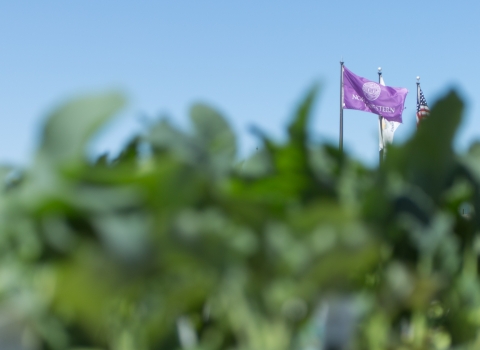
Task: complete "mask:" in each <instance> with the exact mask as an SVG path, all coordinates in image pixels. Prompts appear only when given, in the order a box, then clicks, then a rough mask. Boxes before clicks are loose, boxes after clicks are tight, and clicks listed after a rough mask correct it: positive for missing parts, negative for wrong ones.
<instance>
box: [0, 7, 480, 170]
mask: <svg viewBox="0 0 480 350" xmlns="http://www.w3.org/2000/svg"><path fill="white" fill-rule="evenodd" d="M479 10H480V5H478V4H477V3H476V2H469V4H468V5H467V3H466V2H458V1H457V2H452V1H418V0H416V1H414V0H405V1H389V2H387V1H338V2H337V1H328V2H327V1H319V0H317V1H313V0H307V1H295V2H294V1H249V0H243V1H237V0H224V1H219V0H217V1H209V0H195V1H194V0H183V1H182V0H179V1H171V0H163V1H160V0H158V1H142V2H140V1H123V0H116V1H109V0H103V1H93V0H81V1H80V0H69V1H64V0H56V1H53V0H42V1H33V0H32V1H22V0H19V1H15V2H10V1H6V0H0V163H15V164H28V163H29V161H30V159H31V157H32V154H33V150H34V149H35V146H36V144H37V143H38V134H39V130H40V126H41V125H42V121H43V120H44V118H45V116H46V115H47V114H48V112H49V111H51V110H52V109H53V108H54V107H55V106H57V105H58V104H59V103H61V102H63V101H65V100H66V99H67V98H70V97H74V96H76V95H79V94H82V93H91V92H101V91H106V90H111V89H116V90H121V91H124V92H125V94H126V95H127V96H128V99H129V105H128V108H127V109H125V111H124V112H123V113H122V114H121V115H120V116H119V117H118V118H117V119H116V120H115V122H113V123H112V124H111V125H110V126H109V128H108V129H107V130H106V131H105V132H104V133H102V135H101V136H100V137H98V138H97V139H96V141H95V142H94V144H93V146H92V149H93V152H103V151H110V152H111V153H112V154H115V153H116V152H118V150H119V148H120V147H121V145H122V142H124V141H125V140H126V139H128V137H129V136H130V135H132V133H135V132H137V131H138V130H141V129H142V123H141V122H140V119H141V118H144V117H146V118H149V119H152V120H153V119H155V118H157V117H158V116H159V115H168V116H169V118H170V119H171V120H172V121H174V122H175V123H177V124H178V125H180V126H182V127H185V128H187V127H188V117H187V115H188V108H189V106H190V105H191V104H192V103H193V102H197V101H203V102H207V103H209V104H211V105H213V106H215V107H216V108H218V109H219V110H220V111H221V112H223V113H224V114H225V115H226V116H227V118H228V120H229V121H230V123H231V125H232V126H233V127H234V129H235V130H236V132H237V134H238V135H239V144H240V149H241V155H242V156H243V155H245V154H248V153H249V152H251V151H252V150H253V149H254V148H255V147H256V146H257V144H258V141H257V140H256V139H255V138H254V137H253V136H252V135H251V134H250V133H249V127H250V126H252V125H256V126H257V127H259V128H261V129H263V130H265V131H266V132H267V133H269V134H270V135H272V137H275V138H277V139H279V140H281V138H282V137H283V136H284V132H285V126H286V124H287V122H288V121H289V120H290V117H291V112H292V111H293V109H294V107H295V105H296V103H297V102H298V101H299V100H300V98H301V97H302V95H303V94H304V93H305V92H306V90H307V89H308V88H309V87H310V86H311V85H312V84H313V83H315V82H318V83H320V84H321V87H322V88H321V94H320V99H319V101H318V104H317V107H316V109H315V113H314V119H313V121H312V124H311V131H312V134H313V135H315V137H316V138H317V139H321V140H326V141H329V142H332V143H335V144H337V142H338V124H339V122H338V115H339V61H340V58H341V57H342V56H343V58H344V61H345V65H346V66H347V67H348V68H349V69H350V70H352V71H353V72H354V73H356V74H357V75H360V76H364V77H366V78H369V79H371V80H376V79H377V67H378V66H381V67H382V68H383V74H384V79H385V82H386V84H387V85H390V86H398V87H406V88H408V89H409V91H410V92H409V95H408V97H407V101H406V107H407V109H406V110H405V112H404V115H403V120H404V124H403V125H401V126H400V127H399V128H398V130H397V132H396V134H395V143H401V142H403V141H404V140H406V139H407V138H408V137H409V136H410V135H411V134H412V133H413V132H414V131H415V103H416V90H415V89H416V85H415V77H416V76H417V75H420V76H421V83H422V89H423V91H424V94H425V97H426V99H427V101H428V103H429V104H430V106H431V105H432V104H433V102H434V101H435V100H436V99H437V98H439V97H440V96H441V95H442V94H444V93H445V92H446V91H447V90H448V89H449V88H451V87H455V88H457V89H458V90H459V91H460V92H461V93H462V95H463V96H464V98H465V101H466V102H467V109H466V114H465V116H466V118H465V121H464V124H463V125H462V128H461V131H460V133H459V135H458V137H457V148H458V149H459V150H462V149H465V147H466V146H467V145H468V144H469V143H470V142H471V141H472V140H474V139H477V138H479V136H480V122H479V119H478V117H477V116H478V114H479V113H480V110H479V107H478V102H477V101H478V98H480V97H479V96H478V94H477V90H478V87H477V84H478V81H479V78H480V76H479V72H478V68H477V64H476V62H479V61H480V46H479V45H478V44H477V42H476V41H477V36H478V33H480V21H478V18H477V17H478V16H477V14H478V12H479ZM142 116H143V117H142ZM344 118H345V119H344V124H345V128H344V142H345V148H346V149H347V150H348V151H349V152H350V153H352V154H354V155H355V156H356V157H358V158H360V159H362V160H364V161H365V162H368V163H369V164H376V162H377V160H378V153H377V150H378V135H377V133H378V129H377V117H376V116H375V115H373V114H368V113H364V112H357V111H350V110H346V111H345V113H344Z"/></svg>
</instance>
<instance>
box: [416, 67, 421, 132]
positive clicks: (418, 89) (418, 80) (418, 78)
mask: <svg viewBox="0 0 480 350" xmlns="http://www.w3.org/2000/svg"><path fill="white" fill-rule="evenodd" d="M419 105H420V77H419V76H418V75H417V106H419ZM417 109H418V107H417ZM416 117H417V118H416V119H417V129H418V123H419V122H420V120H419V119H418V112H417V115H416Z"/></svg>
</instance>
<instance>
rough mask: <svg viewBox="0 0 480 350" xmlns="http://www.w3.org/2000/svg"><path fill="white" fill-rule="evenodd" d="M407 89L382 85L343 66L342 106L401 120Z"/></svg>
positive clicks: (392, 119) (388, 118)
mask: <svg viewBox="0 0 480 350" xmlns="http://www.w3.org/2000/svg"><path fill="white" fill-rule="evenodd" d="M407 93H408V90H407V89H405V88H395V87H390V86H383V85H380V84H378V83H375V82H374V81H371V80H368V79H365V78H362V77H359V76H358V75H355V74H353V73H352V72H351V71H349V70H348V69H347V67H345V66H344V67H343V108H345V109H357V110H359V111H364V112H370V113H373V114H377V115H381V116H382V117H383V118H385V119H387V120H389V121H395V122H399V123H401V122H402V113H403V109H404V104H405V98H406V97H407Z"/></svg>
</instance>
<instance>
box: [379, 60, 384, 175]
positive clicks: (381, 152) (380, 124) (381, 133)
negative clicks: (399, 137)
mask: <svg viewBox="0 0 480 350" xmlns="http://www.w3.org/2000/svg"><path fill="white" fill-rule="evenodd" d="M381 78H382V67H378V83H379V84H380V82H381ZM378 132H379V136H380V140H381V141H382V149H381V150H379V151H378V157H379V158H378V165H379V166H380V165H381V164H382V160H383V152H384V150H385V144H384V142H383V128H382V116H381V115H380V114H379V115H378Z"/></svg>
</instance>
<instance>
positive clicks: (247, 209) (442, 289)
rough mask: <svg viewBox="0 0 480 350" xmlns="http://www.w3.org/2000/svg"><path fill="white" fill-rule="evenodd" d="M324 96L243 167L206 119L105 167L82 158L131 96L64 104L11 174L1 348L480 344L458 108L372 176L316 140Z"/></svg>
mask: <svg viewBox="0 0 480 350" xmlns="http://www.w3.org/2000/svg"><path fill="white" fill-rule="evenodd" d="M316 94H317V91H316V89H312V90H311V91H310V92H309V93H308V94H307V96H306V98H305V99H304V100H303V101H302V103H301V104H300V105H299V107H298V109H297V110H296V112H295V113H294V116H293V119H292V122H291V123H290V125H289V127H288V140H287V141H286V142H284V143H281V144H279V143H277V142H275V141H273V140H271V139H270V138H268V137H267V136H265V135H264V134H262V133H261V132H258V135H259V137H260V138H261V139H262V141H263V145H264V146H263V147H262V148H261V150H259V151H258V152H256V153H255V154H254V155H253V156H251V157H250V158H249V159H246V160H245V161H243V162H239V160H238V159H237V158H236V141H235V135H234V133H233V132H232V131H231V129H230V128H229V126H228V123H227V122H226V121H225V119H224V118H223V117H222V116H220V115H219V114H218V112H216V111H215V110H213V109H211V108H210V107H208V106H205V105H201V104H198V105H195V106H193V107H192V109H191V113H190V114H191V121H192V130H191V131H189V132H186V131H182V130H179V129H177V128H175V127H174V126H172V125H171V124H170V123H168V122H167V121H164V120H163V121H159V122H158V123H156V124H155V125H152V126H151V127H150V128H149V129H148V130H146V132H145V133H144V134H141V135H138V136H136V137H134V138H133V139H132V140H131V141H130V142H129V143H128V145H127V146H126V147H125V150H124V151H123V152H122V153H121V154H120V155H119V156H118V158H117V159H115V160H114V161H112V162H110V161H108V160H107V159H106V158H105V157H100V158H99V159H98V160H97V161H95V162H89V161H88V160H87V158H86V156H85V149H86V145H87V142H88V141H89V139H90V138H91V136H92V134H93V133H94V132H96V131H97V130H98V128H99V127H100V126H101V125H103V124H104V123H105V122H106V121H107V120H108V119H110V118H111V117H112V116H113V115H115V113H116V112H117V111H118V110H119V109H120V108H121V107H122V106H123V104H124V100H123V98H122V97H121V96H119V95H117V94H106V95H100V96H93V97H85V98H82V99H78V100H76V101H73V102H70V103H67V104H66V105H64V106H63V107H61V108H59V109H58V110H57V111H56V112H55V113H53V114H52V115H51V116H50V117H49V118H48V120H47V121H46V124H45V127H44V130H43V134H42V141H41V143H40V146H39V148H38V151H37V153H36V155H35V158H34V161H33V163H32V165H31V167H29V168H28V169H25V170H21V171H19V170H15V169H10V168H2V170H1V172H0V176H1V179H2V183H4V184H5V185H4V188H3V190H2V191H1V194H0V253H1V254H0V302H1V307H0V319H1V320H3V322H4V323H5V326H4V327H3V328H0V347H1V348H7V346H11V347H12V348H16V349H100V348H101V349H114V350H127V349H135V350H141V349H180V348H184V349H204V350H206V349H212V350H213V349H238V350H240V349H241V350H247V349H249V350H257V349H262V350H269V349H272V350H281V349H329V350H333V349H369V350H376V349H379V350H383V349H447V348H458V347H460V346H463V347H468V348H471V349H475V348H477V347H478V346H480V339H479V336H478V334H479V332H478V330H479V326H480V287H479V279H478V271H477V265H478V249H479V247H480V245H479V243H480V241H479V239H478V231H479V227H480V218H479V216H477V215H476V214H475V213H476V212H478V209H479V206H480V167H479V165H478V164H480V146H478V145H473V146H472V147H471V149H470V151H469V152H468V153H466V154H464V155H461V156H458V155H456V154H455V153H454V151H453V149H452V142H453V137H454V135H455V130H456V128H457V126H458V125H459V123H460V120H461V114H462V109H463V103H462V102H461V100H460V99H459V98H458V97H457V95H456V94H455V93H454V92H450V93H448V94H447V95H446V96H445V97H444V98H442V99H441V100H440V101H439V102H438V103H437V104H436V105H435V107H434V108H433V109H432V113H431V116H430V118H429V119H427V120H426V121H425V122H424V123H423V124H422V125H421V128H420V129H419V130H418V132H417V133H416V134H415V135H413V136H412V138H411V139H410V140H409V141H408V142H407V143H405V144H404V145H402V146H398V147H391V148H389V151H388V158H387V160H386V162H385V164H384V165H383V166H382V167H381V168H379V169H369V168H367V167H365V166H362V165H361V164H360V163H359V162H357V161H355V160H353V159H350V158H349V157H348V156H347V155H343V154H341V153H339V151H338V149H337V148H335V147H332V146H330V145H327V144H314V143H312V142H310V141H309V139H308V134H307V127H308V122H309V118H310V117H311V110H312V105H313V103H314V100H315V96H316ZM145 147H148V149H149V152H143V153H142V152H141V151H140V150H141V149H144V148H145ZM463 208H467V213H466V214H465V213H464V212H463V210H464V209H463Z"/></svg>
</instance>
